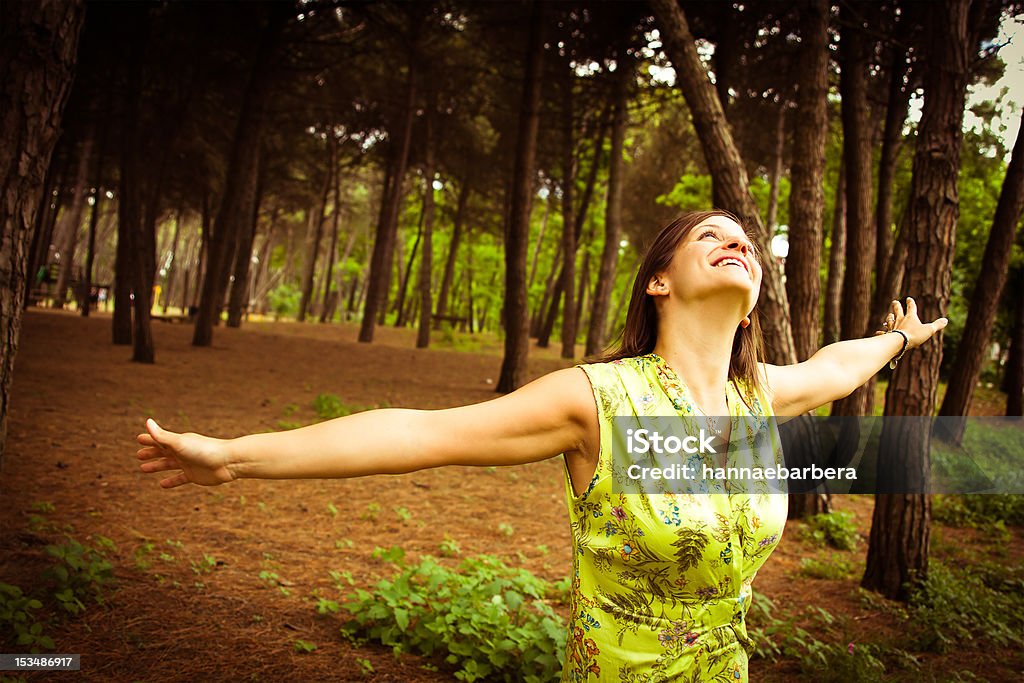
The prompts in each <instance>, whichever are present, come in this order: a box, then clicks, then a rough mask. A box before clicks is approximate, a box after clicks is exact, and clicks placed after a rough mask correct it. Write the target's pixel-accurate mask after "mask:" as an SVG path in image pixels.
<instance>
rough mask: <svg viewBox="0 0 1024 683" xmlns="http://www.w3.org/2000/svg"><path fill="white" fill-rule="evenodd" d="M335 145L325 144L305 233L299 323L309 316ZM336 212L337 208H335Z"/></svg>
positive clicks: (335, 165) (333, 167) (330, 184)
mask: <svg viewBox="0 0 1024 683" xmlns="http://www.w3.org/2000/svg"><path fill="white" fill-rule="evenodd" d="M334 155H335V144H334V138H333V137H332V138H331V139H330V140H329V141H328V143H327V169H326V171H325V175H324V185H323V188H322V189H321V190H320V199H319V201H317V205H316V210H315V211H312V212H310V221H309V226H308V228H307V231H306V235H307V237H306V239H307V240H308V242H307V246H308V249H307V251H306V262H305V265H304V266H303V270H302V298H301V299H300V300H299V314H298V320H299V322H300V323H301V322H305V321H306V316H307V315H310V306H311V305H312V302H313V280H314V278H315V277H316V262H317V259H319V257H320V241H321V240H322V239H323V235H324V218H325V216H326V215H327V198H328V197H329V196H330V192H331V187H332V184H333V180H334V174H335V172H336V168H337V162H336V160H335V158H334ZM335 210H337V207H335Z"/></svg>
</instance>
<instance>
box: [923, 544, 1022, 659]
mask: <svg viewBox="0 0 1024 683" xmlns="http://www.w3.org/2000/svg"><path fill="white" fill-rule="evenodd" d="M909 619H910V627H911V630H912V632H913V643H914V645H915V646H916V647H918V648H920V649H922V650H925V651H928V652H948V651H951V650H953V649H954V648H960V647H963V646H964V644H966V643H971V642H976V641H980V642H984V643H986V644H993V645H996V646H1000V647H1014V648H1020V647H1022V646H1024V569H1022V568H1021V567H1019V566H1017V567H1008V566H1006V565H999V566H993V565H984V564H978V565H974V566H972V567H970V571H967V570H964V569H954V568H951V567H947V566H946V565H944V564H942V563H941V562H936V561H933V562H932V563H931V565H930V566H929V569H928V579H927V580H926V581H924V582H923V583H922V584H921V585H920V586H918V587H917V588H915V589H914V590H913V591H912V593H911V596H910V610H909Z"/></svg>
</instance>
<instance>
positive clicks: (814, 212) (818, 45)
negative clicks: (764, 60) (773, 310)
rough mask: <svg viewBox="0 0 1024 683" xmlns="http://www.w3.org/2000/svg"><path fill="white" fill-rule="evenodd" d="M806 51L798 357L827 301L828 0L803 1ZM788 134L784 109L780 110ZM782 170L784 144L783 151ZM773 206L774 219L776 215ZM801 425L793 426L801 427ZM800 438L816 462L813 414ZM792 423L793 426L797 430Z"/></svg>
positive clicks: (795, 297) (796, 144)
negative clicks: (824, 244)
mask: <svg viewBox="0 0 1024 683" xmlns="http://www.w3.org/2000/svg"><path fill="white" fill-rule="evenodd" d="M800 10H801V11H800V46H801V47H800V56H799V60H800V61H799V67H798V68H799V71H798V73H797V79H798V80H797V83H798V88H799V89H798V91H797V105H796V114H795V115H796V124H795V130H796V131H797V132H796V135H795V136H794V139H793V154H792V157H793V163H792V171H791V183H792V185H791V189H790V194H789V256H788V257H787V259H786V295H787V297H788V299H789V312H790V315H791V316H792V323H793V344H794V346H795V347H796V354H797V358H796V359H797V360H798V361H804V360H807V359H808V358H810V357H811V356H812V355H813V354H814V352H815V351H817V350H818V345H819V340H818V333H819V331H820V329H821V322H820V320H819V313H818V311H819V310H820V302H821V284H820V283H821V276H820V273H819V270H820V262H821V243H822V239H823V238H822V233H823V226H822V214H823V213H824V210H825V196H824V178H825V148H826V142H827V139H828V60H829V52H828V40H829V38H828V19H829V3H828V2H827V0H807V1H805V2H803V3H801V5H800ZM779 120H780V131H779V133H780V134H779V140H780V141H781V140H782V123H781V122H782V114H781V113H780V115H779ZM777 155H778V158H779V159H780V161H779V162H778V167H777V170H776V173H777V174H778V175H781V156H782V155H781V150H779V151H778V152H777ZM771 214H772V212H771V211H769V225H771V224H772V219H773V216H772V215H771ZM796 426H797V425H793V426H792V427H793V428H794V429H795V428H796ZM799 426H800V428H801V429H800V431H799V434H800V438H798V439H796V440H795V441H794V442H793V443H791V444H787V448H786V453H787V463H788V462H789V460H790V458H791V457H793V458H796V459H797V460H800V461H808V464H809V463H810V462H813V461H814V459H815V455H817V454H819V453H820V452H821V438H820V435H819V434H818V430H817V423H816V422H815V420H814V419H813V418H811V419H804V420H802V422H801V423H799ZM792 431H793V430H792V429H791V430H790V432H791V433H792ZM830 508H831V502H830V500H829V497H828V494H824V493H810V492H809V493H793V494H791V495H790V496H789V513H790V516H791V517H793V518H795V519H800V518H803V517H807V516H809V515H813V514H819V513H821V512H826V511H828V510H829V509H830Z"/></svg>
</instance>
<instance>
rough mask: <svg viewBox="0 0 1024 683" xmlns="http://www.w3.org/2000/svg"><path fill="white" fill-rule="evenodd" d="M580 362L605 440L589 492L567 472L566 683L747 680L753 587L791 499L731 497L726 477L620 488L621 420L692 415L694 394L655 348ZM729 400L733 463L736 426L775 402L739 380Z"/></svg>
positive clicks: (774, 455)
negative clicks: (679, 485) (662, 488)
mask: <svg viewBox="0 0 1024 683" xmlns="http://www.w3.org/2000/svg"><path fill="white" fill-rule="evenodd" d="M580 367H581V368H582V369H583V370H584V371H585V372H586V374H587V376H588V377H589V378H590V383H591V385H592V387H593V390H594V397H595V400H596V402H597V409H598V419H599V422H600V429H601V448H600V455H599V461H598V465H597V470H596V472H595V473H594V478H593V480H592V481H591V482H590V485H589V486H588V487H587V489H586V491H585V492H584V493H582V494H581V495H579V496H577V495H576V494H575V492H574V491H573V488H572V483H571V481H570V479H569V476H568V471H566V489H567V496H568V503H569V520H570V526H571V529H572V536H573V551H574V552H573V577H572V588H571V597H570V609H571V610H572V614H571V617H570V621H569V634H568V638H567V643H566V661H565V667H564V669H563V672H562V680H563V681H571V682H573V683H577V682H582V681H624V682H632V681H723V682H725V681H746V680H747V653H746V651H745V649H744V646H745V645H748V644H749V640H748V637H747V632H746V626H745V622H744V619H745V616H746V613H747V609H748V608H749V606H750V600H751V595H752V593H751V587H750V586H751V582H752V581H753V579H754V575H755V574H756V573H757V570H758V569H759V568H760V567H761V565H762V564H763V563H764V561H765V560H766V559H767V557H768V555H770V554H771V552H772V550H773V549H774V548H775V546H776V545H777V544H778V542H779V538H780V537H781V535H782V529H783V527H784V526H785V522H786V510H787V503H786V496H785V495H778V494H771V493H767V492H761V493H756V492H753V493H735V492H734V493H727V492H726V490H727V488H728V487H729V484H728V483H727V482H721V481H719V482H715V483H713V484H712V485H711V487H710V488H709V489H704V490H708V491H709V492H708V493H700V492H698V493H689V492H684V491H680V490H678V489H677V490H675V491H674V492H668V493H640V494H638V493H626V492H623V488H622V487H621V486H617V485H615V480H616V477H619V476H620V473H621V470H619V469H617V468H615V467H614V466H613V463H612V456H611V454H612V450H613V447H615V444H614V443H613V441H614V439H617V438H618V439H621V438H624V437H623V436H622V434H621V431H622V430H613V429H612V424H613V422H612V418H614V417H616V416H679V417H680V418H683V419H688V417H692V416H694V415H695V413H694V410H695V408H694V405H693V401H692V400H691V398H690V396H689V393H688V391H687V389H686V386H685V385H684V384H683V383H682V381H681V380H680V379H679V377H678V376H677V375H676V373H675V372H674V371H673V370H672V368H671V367H670V366H669V365H668V364H667V363H666V362H665V360H664V359H662V358H661V357H660V356H657V355H655V354H648V355H646V356H639V357H636V358H626V359H623V360H618V361H613V362H611V363H595V364H590V365H581V366H580ZM727 398H728V403H729V406H730V414H731V418H732V425H733V429H732V432H733V436H732V439H731V441H732V445H731V446H730V448H729V454H728V455H727V456H726V457H727V458H729V464H730V465H731V464H733V462H734V461H733V452H734V450H741V449H736V448H735V444H736V443H737V440H738V439H743V438H744V430H743V428H742V427H740V426H738V425H741V424H743V423H744V421H746V422H749V421H750V419H751V418H753V419H754V420H761V427H762V428H763V427H764V424H765V423H766V420H765V418H767V417H768V416H770V411H771V404H770V402H769V401H768V399H767V397H766V396H765V395H764V394H763V393H761V392H755V391H752V390H750V389H749V388H746V387H745V386H743V385H740V386H737V385H736V384H735V383H733V382H730V383H729V386H728V387H727ZM747 431H748V434H749V429H748V430H747ZM767 431H768V432H769V433H770V434H771V436H770V443H769V446H770V447H769V449H768V456H767V457H768V458H770V459H775V460H776V461H778V459H779V458H780V457H781V450H780V448H779V446H778V436H777V434H776V433H775V432H774V430H767ZM620 445H621V444H620ZM761 450H762V451H764V449H763V448H762V449H761ZM679 457H681V458H685V457H690V458H691V459H692V458H700V457H713V456H709V455H704V456H701V455H692V456H686V455H685V454H680V456H679ZM709 464H710V463H709ZM763 464H770V463H763ZM713 466H717V465H713Z"/></svg>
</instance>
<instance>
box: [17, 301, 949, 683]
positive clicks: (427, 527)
mask: <svg viewBox="0 0 1024 683" xmlns="http://www.w3.org/2000/svg"><path fill="white" fill-rule="evenodd" d="M356 331H357V330H356V328H355V327H354V326H351V325H349V326H338V325H334V326H322V325H296V324H277V323H259V324H247V325H246V326H245V327H244V328H243V329H241V330H230V329H223V328H220V329H218V330H217V331H216V334H215V345H214V347H213V348H207V349H195V348H193V347H192V346H190V340H191V332H192V328H191V326H187V325H171V324H156V325H155V327H154V334H155V337H156V344H157V360H158V364H156V365H153V366H144V365H138V364H134V363H130V362H128V358H129V357H130V349H129V348H127V347H115V346H112V345H111V344H110V343H109V338H110V319H109V317H106V316H96V317H93V318H90V319H82V318H79V317H77V316H76V315H73V314H70V313H56V312H49V311H41V310H30V311H29V312H28V313H27V315H26V318H25V324H24V329H23V333H22V342H21V350H20V352H19V355H18V359H17V373H16V377H15V384H14V395H13V399H12V410H11V420H10V428H9V435H8V448H7V455H6V462H5V469H4V472H3V477H2V478H0V530H2V531H0V557H2V558H3V559H2V560H0V581H4V582H7V583H12V584H16V585H20V586H22V587H23V588H26V589H28V588H30V587H32V586H33V585H38V581H39V579H38V574H39V572H40V571H41V570H42V569H43V567H44V566H45V562H44V560H43V559H42V553H41V547H42V546H43V545H45V544H46V543H51V542H54V540H55V539H56V538H58V537H59V535H60V530H61V529H65V530H70V531H71V532H72V535H73V536H74V537H75V538H77V539H81V540H85V539H86V538H88V537H89V536H90V535H94V534H100V535H103V536H106V537H109V538H111V539H112V540H113V541H114V543H116V545H117V548H118V550H117V552H116V553H115V554H114V564H115V572H116V576H117V579H118V588H117V590H116V591H112V592H109V593H108V598H109V601H108V604H107V605H106V606H103V607H100V606H95V605H90V606H89V607H88V609H87V610H86V612H85V613H84V614H83V615H81V616H79V617H76V618H73V619H70V620H68V621H67V622H65V624H64V625H63V626H60V627H59V628H56V629H54V630H53V633H52V634H53V636H54V638H55V640H56V641H57V650H58V651H59V652H66V653H81V654H82V655H83V666H82V671H81V672H80V673H77V674H74V675H68V676H66V677H65V678H62V677H60V676H54V675H53V674H47V675H46V678H45V679H44V678H42V677H38V678H37V677H33V676H27V677H26V678H28V679H29V680H74V681H135V680H146V681H197V680H211V681H213V680H216V681H229V680H239V681H241V680H246V681H250V680H252V681H283V680H301V681H319V680H332V681H364V680H375V681H414V682H415V681H441V680H450V675H449V674H444V673H434V672H431V671H428V670H425V669H423V668H422V665H423V664H424V660H422V659H420V658H416V657H402V658H400V659H395V658H394V657H393V656H392V654H391V652H390V650H386V649H383V648H380V647H373V646H366V647H362V648H355V647H353V646H351V645H349V644H348V643H346V642H345V641H343V640H342V639H341V638H340V637H339V636H338V632H337V628H338V626H339V624H340V621H339V620H337V619H329V618H321V617H317V615H316V614H315V613H314V610H313V607H312V599H311V597H310V596H311V594H312V593H313V592H314V591H316V590H320V591H323V592H324V593H325V594H331V593H333V589H332V581H331V579H330V578H329V576H328V572H329V571H331V570H339V571H349V572H351V573H352V575H353V578H354V579H355V581H356V582H357V584H360V585H363V586H370V585H372V583H373V582H374V580H375V579H377V578H379V577H382V576H386V575H388V574H389V573H390V568H389V566H388V565H386V564H385V563H383V562H382V561H380V560H376V559H374V558H373V557H372V551H373V549H374V548H376V547H385V548H386V547H389V546H392V545H401V546H402V547H403V548H404V549H405V550H406V552H407V553H408V554H409V555H410V556H411V557H412V558H416V557H417V556H419V555H421V554H425V553H431V554H435V555H436V554H437V553H438V547H439V545H440V544H441V543H442V542H444V541H445V540H446V539H449V540H454V542H455V543H456V544H457V545H458V546H459V547H460V549H461V554H462V555H470V554H476V553H493V554H496V555H498V556H499V557H501V558H502V559H504V560H505V561H507V562H509V563H511V564H515V565H518V566H523V567H525V568H527V569H529V570H530V571H532V572H534V573H536V574H538V575H540V576H542V577H543V578H545V579H548V580H550V581H555V580H558V579H561V578H563V577H564V576H566V575H567V573H568V571H569V568H570V566H571V557H570V546H569V544H570V538H569V533H568V526H567V524H566V513H565V502H564V483H563V475H562V467H561V464H560V461H557V460H551V461H547V462H542V463H537V464H534V465H529V466H525V467H518V468H514V469H513V468H501V469H495V470H487V469H477V468H447V469H443V470H434V471H426V472H421V473H416V474H412V475H404V476H394V477H378V478H376V479H372V480H361V481H360V480H353V481H304V482H257V481H242V482H236V483H234V484H231V485H229V486H225V487H220V488H216V489H199V488H195V487H187V488H185V489H179V490H175V491H164V490H162V489H160V488H159V487H158V486H157V482H156V479H155V478H152V477H146V476H144V475H142V474H141V473H140V472H138V470H137V468H136V463H135V460H134V452H135V449H136V445H135V442H134V436H135V435H136V434H137V433H138V432H139V430H140V429H141V428H142V425H143V422H144V420H145V418H146V417H148V416H153V417H156V418H157V419H158V420H160V421H161V422H162V423H163V424H164V425H165V426H166V427H168V428H170V429H176V430H194V431H198V432H202V433H206V434H212V435H218V436H235V435H239V434H242V433H247V432H255V431H261V430H275V429H279V428H281V426H282V423H303V424H305V423H308V422H312V421H314V420H315V419H316V416H315V413H314V411H313V409H312V402H313V399H314V398H316V396H317V395H318V394H321V393H333V394H337V395H338V396H339V397H341V399H342V400H343V401H344V402H345V403H346V404H349V405H352V406H372V405H381V404H384V403H386V404H389V405H391V406H404V407H418V408H440V407H446V406H452V405H458V404H464V403H469V402H475V401H482V400H487V399H489V398H492V397H493V396H494V393H493V382H494V381H495V380H496V379H497V376H498V371H499V368H500V364H501V358H500V355H497V354H495V353H486V351H494V350H495V349H496V345H495V344H494V343H493V342H490V343H484V344H482V348H483V350H484V351H485V353H466V352H455V351H442V350H429V351H418V350H414V349H412V345H413V344H412V339H413V337H412V334H411V333H410V332H409V331H405V330H391V329H380V330H379V337H378V341H377V342H376V343H374V344H372V345H366V344H357V343H355V335H356ZM533 355H534V359H533V360H532V361H531V366H530V369H531V373H532V374H533V375H535V376H536V375H540V374H543V373H545V372H549V371H551V370H554V369H557V368H559V367H565V365H567V363H566V362H565V361H561V360H559V359H557V358H556V357H554V353H553V352H551V351H544V352H539V353H534V354H533ZM45 503H50V504H52V506H53V510H52V512H41V510H42V511H45V510H47V509H48V506H46V505H45ZM40 504H44V505H40ZM842 504H843V506H844V507H845V508H847V509H852V510H853V511H854V512H855V513H856V514H857V517H858V521H859V523H860V525H861V528H862V529H865V530H866V529H867V527H868V526H869V525H870V515H871V501H870V499H857V498H852V499H847V500H846V501H845V502H843V503H842ZM33 508H35V511H33ZM33 516H35V519H33ZM792 526H793V525H790V527H792ZM787 531H788V530H787ZM810 552H813V550H810V549H808V547H807V546H806V545H804V544H803V543H802V542H801V541H800V540H799V537H798V535H797V534H788V535H787V539H786V540H784V541H783V543H782V545H781V546H780V548H779V550H778V551H777V552H776V554H775V556H774V557H773V559H772V560H771V561H770V562H768V564H767V565H766V566H765V568H764V569H763V570H762V572H761V575H760V576H759V577H758V580H757V583H756V585H755V587H756V588H757V589H759V591H760V592H761V593H763V594H765V595H769V596H771V598H772V599H773V600H775V601H776V603H777V604H778V605H779V606H780V607H786V606H791V605H793V604H800V603H802V602H805V601H806V600H807V596H808V591H809V590H812V591H813V592H814V594H815V596H816V600H815V603H816V604H820V605H821V606H823V607H826V608H827V609H829V610H831V611H832V612H834V613H842V614H847V615H850V616H852V617H853V618H854V620H855V621H854V623H855V624H857V629H858V632H855V633H853V634H852V636H851V637H854V638H856V637H858V633H863V634H868V633H872V632H874V633H876V634H877V632H878V631H879V630H883V631H884V630H885V629H893V628H898V626H897V625H895V624H893V623H891V619H888V618H887V617H885V616H884V615H880V614H876V613H873V612H872V611H871V610H870V609H868V608H867V607H865V606H864V604H863V603H862V602H861V601H859V600H858V599H857V598H856V593H855V590H854V587H855V585H856V582H855V581H854V580H847V581H818V582H814V583H813V586H809V584H808V580H806V579H794V578H792V577H793V572H794V571H795V568H796V567H797V566H798V564H799V561H800V559H802V558H803V557H805V556H807V554H808V553H810ZM206 556H209V557H210V558H212V561H213V562H215V565H214V566H206V565H207V564H210V560H207V559H205V558H206ZM859 561H862V558H860V560H859ZM261 572H272V573H273V574H275V575H276V576H277V577H278V582H279V583H280V584H283V586H284V588H285V589H286V590H287V591H288V592H289V595H284V594H283V593H284V592H283V591H282V590H281V589H280V586H274V585H269V584H270V582H269V581H268V579H267V578H261V577H260V575H261ZM264 576H265V577H266V576H268V575H267V574H265V575H264ZM299 639H301V640H304V641H309V642H313V643H316V645H317V650H316V651H315V652H313V653H310V654H302V655H300V654H297V653H296V652H295V651H294V647H293V645H294V643H295V641H296V640H299ZM360 660H362V661H360ZM755 666H758V665H757V664H755ZM759 666H761V667H762V669H761V670H760V671H759V672H757V673H758V674H759V675H758V676H757V678H759V679H768V680H784V679H786V678H788V677H789V676H790V675H791V674H792V671H791V670H790V669H787V666H786V665H785V664H779V665H775V666H773V667H766V666H765V665H763V663H762V664H760V665H759ZM958 666H959V667H963V666H964V664H963V663H962V662H961V663H959V664H958ZM370 667H372V669H373V671H372V672H369V669H370Z"/></svg>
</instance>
